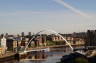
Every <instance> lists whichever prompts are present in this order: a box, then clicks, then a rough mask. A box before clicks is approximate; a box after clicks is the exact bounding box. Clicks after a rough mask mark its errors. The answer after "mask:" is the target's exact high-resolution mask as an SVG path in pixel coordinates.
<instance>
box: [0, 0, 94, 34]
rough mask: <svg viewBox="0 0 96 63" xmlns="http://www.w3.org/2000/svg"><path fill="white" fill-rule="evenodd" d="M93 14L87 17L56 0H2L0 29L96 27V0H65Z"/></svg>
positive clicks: (10, 30)
mask: <svg viewBox="0 0 96 63" xmlns="http://www.w3.org/2000/svg"><path fill="white" fill-rule="evenodd" d="M65 2H66V3H68V4H70V5H72V6H73V7H75V8H76V9H78V10H80V11H82V12H83V13H86V14H88V15H90V16H92V17H91V18H85V17H82V16H80V15H77V14H76V13H74V12H72V11H71V10H70V9H67V8H66V7H64V6H63V5H60V4H59V3H56V2H54V1H53V0H14V1H13V0H0V22H1V23H0V33H6V32H8V33H20V32H29V31H31V32H38V31H40V30H42V29H44V28H43V27H45V28H46V27H49V28H51V29H54V30H55V31H57V32H60V33H70V32H82V31H86V30H87V29H95V27H96V22H95V20H96V18H95V17H96V7H95V6H96V4H95V3H96V0H92V1H91V0H89V1H88V0H84V1H83V0H65Z"/></svg>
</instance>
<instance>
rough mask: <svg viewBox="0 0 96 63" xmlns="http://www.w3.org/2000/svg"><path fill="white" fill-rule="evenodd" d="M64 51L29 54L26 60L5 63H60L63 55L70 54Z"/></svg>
mask: <svg viewBox="0 0 96 63" xmlns="http://www.w3.org/2000/svg"><path fill="white" fill-rule="evenodd" d="M69 53H70V52H66V51H64V50H61V48H60V49H58V50H54V51H49V52H48V51H34V52H29V53H27V55H26V57H25V58H24V59H21V60H20V61H16V60H10V61H7V62H3V63H56V62H59V61H60V58H61V57H62V56H63V55H66V54H69Z"/></svg>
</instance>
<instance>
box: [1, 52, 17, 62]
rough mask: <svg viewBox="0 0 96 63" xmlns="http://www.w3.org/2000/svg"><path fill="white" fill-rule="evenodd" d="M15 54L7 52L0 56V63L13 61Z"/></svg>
mask: <svg viewBox="0 0 96 63" xmlns="http://www.w3.org/2000/svg"><path fill="white" fill-rule="evenodd" d="M15 54H16V53H13V52H7V53H6V54H4V55H2V56H0V62H5V61H10V60H13V59H15Z"/></svg>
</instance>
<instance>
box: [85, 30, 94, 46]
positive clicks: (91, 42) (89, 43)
mask: <svg viewBox="0 0 96 63" xmlns="http://www.w3.org/2000/svg"><path fill="white" fill-rule="evenodd" d="M85 45H86V46H96V30H88V31H87V38H86V44H85Z"/></svg>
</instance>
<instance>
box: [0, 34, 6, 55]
mask: <svg viewBox="0 0 96 63" xmlns="http://www.w3.org/2000/svg"><path fill="white" fill-rule="evenodd" d="M0 43H1V48H2V53H3V54H5V53H6V51H7V44H6V38H5V37H4V36H2V38H1V41H0Z"/></svg>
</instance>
